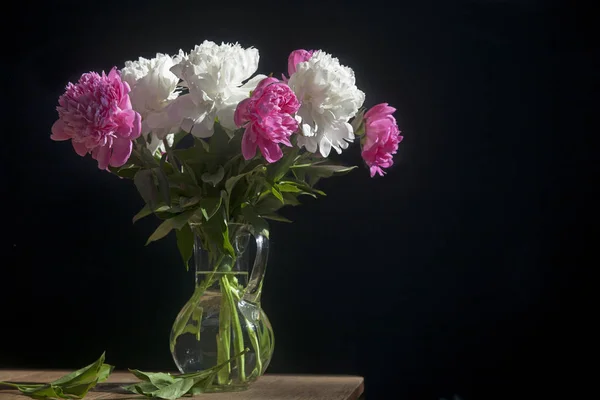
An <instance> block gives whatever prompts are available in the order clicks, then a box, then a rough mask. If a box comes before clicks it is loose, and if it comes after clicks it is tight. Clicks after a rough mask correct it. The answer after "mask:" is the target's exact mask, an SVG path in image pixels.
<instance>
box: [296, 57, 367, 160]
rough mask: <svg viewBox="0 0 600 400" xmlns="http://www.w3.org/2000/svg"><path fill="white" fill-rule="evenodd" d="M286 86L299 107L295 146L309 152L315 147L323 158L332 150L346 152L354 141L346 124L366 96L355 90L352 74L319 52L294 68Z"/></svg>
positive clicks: (349, 126)
mask: <svg viewBox="0 0 600 400" xmlns="http://www.w3.org/2000/svg"><path fill="white" fill-rule="evenodd" d="M288 85H289V86H290V87H291V88H292V90H293V91H294V93H296V96H297V97H298V100H300V102H301V104H302V105H301V106H300V110H299V111H298V115H299V116H300V117H301V118H302V122H301V124H300V126H301V135H298V145H299V146H300V147H302V146H304V147H306V150H308V151H310V152H311V153H315V152H316V151H317V147H318V149H319V151H320V152H321V155H322V156H323V157H327V156H329V153H330V151H331V149H332V148H334V149H335V150H336V151H337V152H338V153H341V152H342V149H346V148H347V147H348V143H349V142H351V141H352V140H354V130H353V129H352V126H351V125H350V124H349V123H348V121H349V120H350V118H352V117H354V116H355V115H356V113H357V112H358V109H359V108H360V107H361V106H362V104H363V102H364V101H365V94H364V93H363V92H362V91H360V90H359V89H358V88H357V87H356V84H355V79H354V71H352V69H351V68H349V67H346V66H344V65H341V64H340V62H339V61H338V59H337V58H335V57H332V56H331V55H330V54H327V53H325V52H324V51H321V50H319V51H316V52H314V53H313V55H312V57H311V58H310V59H309V60H308V61H305V62H301V63H299V64H298V65H297V70H296V72H295V73H293V74H292V76H290V79H289V81H288Z"/></svg>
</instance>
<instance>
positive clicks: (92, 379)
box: [0, 353, 114, 399]
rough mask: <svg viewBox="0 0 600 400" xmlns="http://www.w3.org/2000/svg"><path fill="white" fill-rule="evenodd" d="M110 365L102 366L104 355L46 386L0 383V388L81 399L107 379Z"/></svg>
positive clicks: (110, 370)
mask: <svg viewBox="0 0 600 400" xmlns="http://www.w3.org/2000/svg"><path fill="white" fill-rule="evenodd" d="M113 368H114V367H113V366H112V365H108V364H104V353H103V354H102V355H101V356H100V358H99V359H98V360H96V362H94V363H92V364H90V365H88V366H87V367H84V368H81V369H79V370H77V371H75V372H72V373H70V374H68V375H65V376H63V377H61V378H59V379H57V380H55V381H53V382H50V383H46V384H23V385H21V384H16V383H8V382H0V386H2V385H6V386H10V387H13V388H16V389H18V390H19V391H21V392H22V393H23V394H25V395H28V396H31V397H34V398H36V399H42V398H62V399H72V398H77V399H80V398H83V397H84V396H85V395H86V394H87V392H88V391H89V390H90V389H92V388H93V387H95V386H96V384H97V383H98V382H102V381H104V380H106V379H107V378H108V376H109V375H110V373H111V372H112V370H113Z"/></svg>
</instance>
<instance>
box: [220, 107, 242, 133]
mask: <svg viewBox="0 0 600 400" xmlns="http://www.w3.org/2000/svg"><path fill="white" fill-rule="evenodd" d="M235 112H236V105H235V104H231V105H227V106H225V107H223V108H221V109H220V110H219V111H217V118H219V123H220V124H221V125H222V126H223V127H224V128H226V129H230V130H235V129H237V128H238V126H237V124H236V122H234V113H235Z"/></svg>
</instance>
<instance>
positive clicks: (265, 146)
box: [234, 78, 300, 163]
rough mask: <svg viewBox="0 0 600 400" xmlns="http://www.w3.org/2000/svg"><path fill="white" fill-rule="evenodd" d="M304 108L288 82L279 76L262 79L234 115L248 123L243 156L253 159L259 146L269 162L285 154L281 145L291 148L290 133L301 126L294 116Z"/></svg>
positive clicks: (237, 121)
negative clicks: (277, 77)
mask: <svg viewBox="0 0 600 400" xmlns="http://www.w3.org/2000/svg"><path fill="white" fill-rule="evenodd" d="M299 108H300V102H299V101H298V98H297V97H296V95H295V94H294V92H293V91H292V89H290V87H289V86H288V85H286V84H285V83H282V82H279V80H278V79H276V78H265V79H263V80H262V81H260V82H259V84H258V85H257V86H256V89H255V90H254V91H253V92H252V96H251V97H249V98H247V99H245V100H243V101H241V102H240V103H239V104H238V106H237V108H236V110H235V114H234V121H235V124H236V125H237V126H239V127H241V126H246V130H245V131H244V136H243V137H242V155H243V156H244V159H246V160H250V159H251V158H253V157H254V155H255V154H256V148H257V147H258V148H259V149H260V152H261V153H262V155H263V156H264V158H265V160H267V162H269V163H274V162H276V161H277V160H279V159H280V158H281V157H282V156H283V152H282V150H281V148H280V147H279V144H280V143H281V144H284V145H286V146H288V147H291V146H292V144H291V143H290V136H291V135H292V134H293V133H294V132H296V130H297V129H298V121H296V119H295V118H294V117H293V115H292V114H295V113H296V112H297V111H298V109H299Z"/></svg>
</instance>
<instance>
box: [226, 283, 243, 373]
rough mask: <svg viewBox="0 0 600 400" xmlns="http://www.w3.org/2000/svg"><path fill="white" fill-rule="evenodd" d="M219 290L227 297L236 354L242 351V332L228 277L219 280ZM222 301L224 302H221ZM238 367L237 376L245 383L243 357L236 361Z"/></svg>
mask: <svg viewBox="0 0 600 400" xmlns="http://www.w3.org/2000/svg"><path fill="white" fill-rule="evenodd" d="M221 290H222V292H223V293H224V295H225V296H226V297H227V303H228V305H229V307H230V313H231V314H230V315H231V324H232V330H233V348H234V351H235V353H236V354H238V353H241V352H242V351H244V336H243V332H242V325H241V324H240V316H239V313H238V310H237V302H236V301H234V299H233V290H234V288H233V287H232V284H231V282H230V281H229V275H225V276H223V277H222V278H221ZM223 301H224V300H223ZM236 364H237V366H238V375H239V379H240V381H241V382H245V381H246V365H245V357H244V356H241V357H240V358H239V359H237V360H236Z"/></svg>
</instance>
